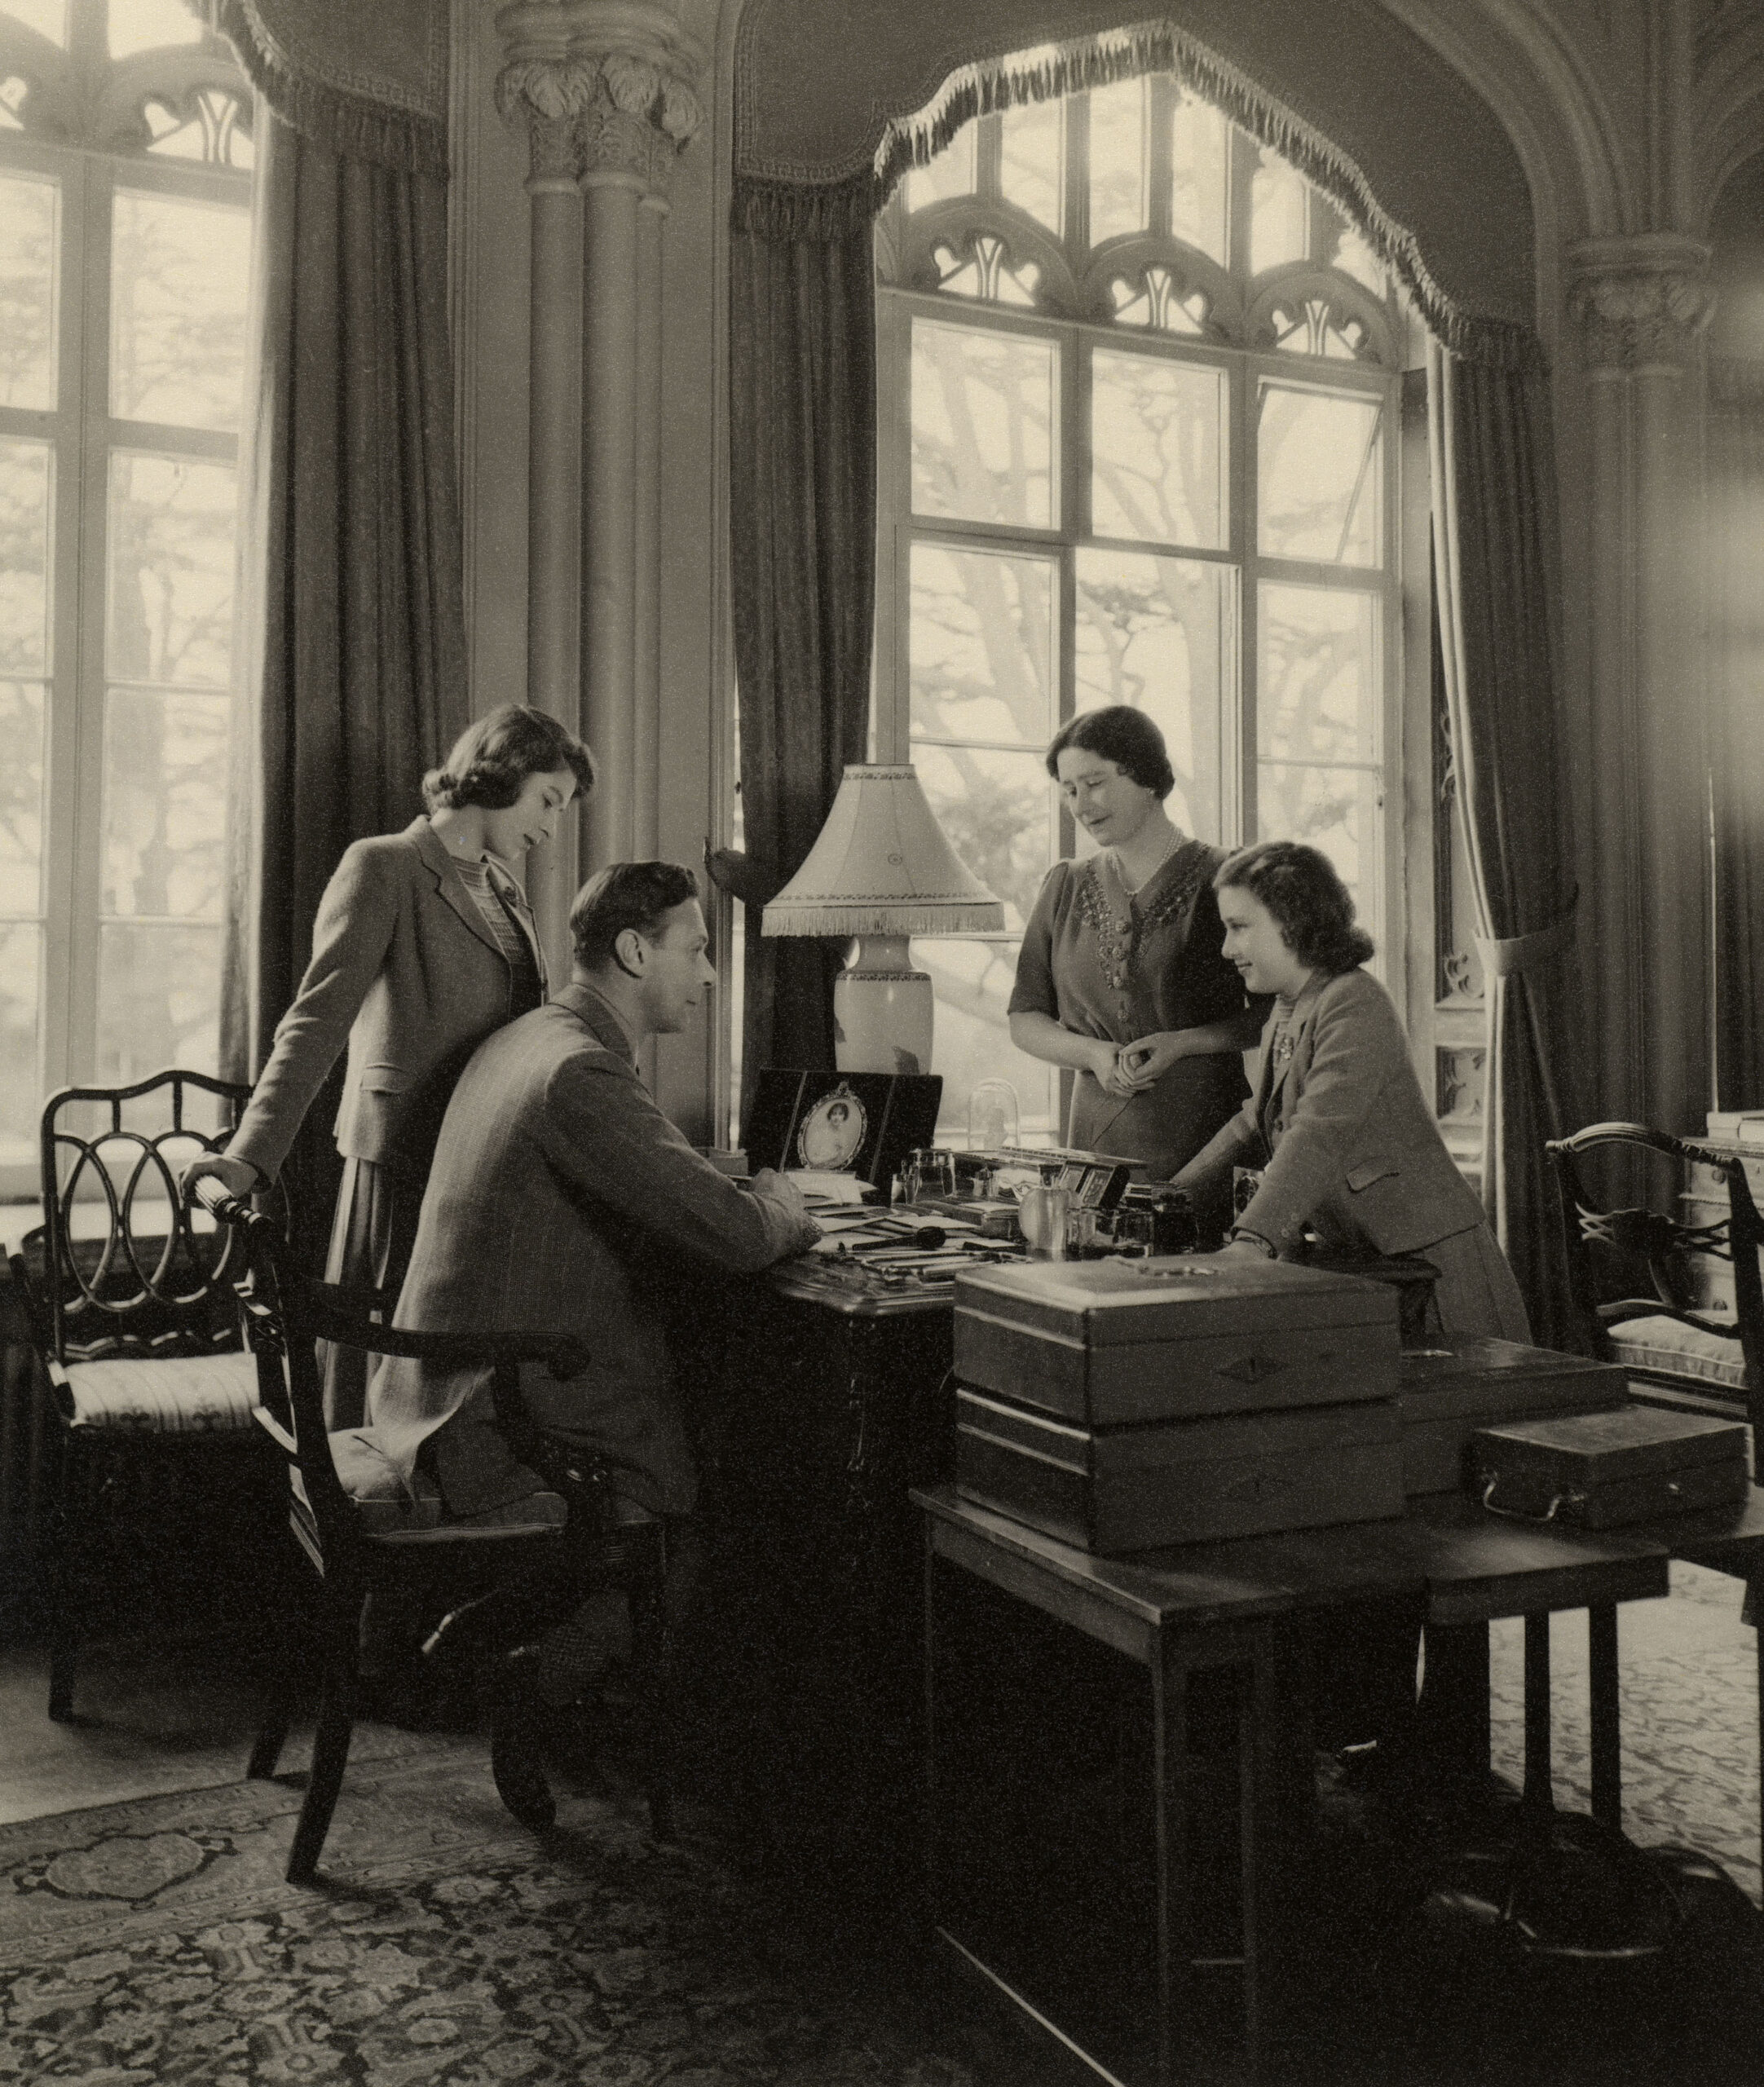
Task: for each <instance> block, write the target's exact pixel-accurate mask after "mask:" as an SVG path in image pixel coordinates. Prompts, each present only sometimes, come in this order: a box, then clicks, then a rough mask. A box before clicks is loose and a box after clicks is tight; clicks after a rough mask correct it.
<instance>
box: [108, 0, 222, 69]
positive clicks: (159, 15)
mask: <svg viewBox="0 0 1764 2087" xmlns="http://www.w3.org/2000/svg"><path fill="white" fill-rule="evenodd" d="M108 12H109V17H110V55H111V56H112V58H132V57H133V56H134V55H135V52H136V51H154V50H157V49H158V48H159V46H161V45H162V44H167V43H200V42H201V41H202V24H201V23H200V22H199V21H198V20H196V16H195V15H193V14H192V12H191V11H190V10H189V9H188V8H187V7H185V5H184V4H183V0H110V7H109V10H108Z"/></svg>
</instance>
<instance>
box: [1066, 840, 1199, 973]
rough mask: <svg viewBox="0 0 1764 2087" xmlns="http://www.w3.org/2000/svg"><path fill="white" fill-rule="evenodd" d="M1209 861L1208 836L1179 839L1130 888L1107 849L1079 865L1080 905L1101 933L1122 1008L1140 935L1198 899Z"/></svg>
mask: <svg viewBox="0 0 1764 2087" xmlns="http://www.w3.org/2000/svg"><path fill="white" fill-rule="evenodd" d="M1210 861H1211V858H1210V857H1209V855H1208V853H1207V849H1206V844H1205V843H1204V842H1202V841H1193V840H1188V839H1184V840H1181V841H1178V842H1177V843H1176V845H1175V847H1174V848H1172V849H1171V851H1170V853H1169V854H1167V855H1166V856H1165V858H1164V859H1163V860H1162V862H1161V863H1159V864H1158V867H1157V868H1156V869H1155V870H1153V871H1152V873H1151V875H1150V876H1149V877H1147V878H1146V880H1145V881H1144V883H1143V884H1141V885H1139V886H1138V887H1137V888H1136V889H1135V890H1133V891H1131V892H1130V891H1129V890H1128V889H1127V886H1126V885H1124V884H1123V883H1122V880H1121V871H1120V869H1119V867H1118V864H1117V863H1116V862H1115V859H1114V855H1113V854H1110V853H1109V851H1108V850H1107V849H1104V850H1103V851H1102V852H1101V853H1100V854H1096V855H1092V856H1091V858H1090V859H1089V860H1088V861H1087V862H1084V863H1079V865H1078V906H1079V908H1080V910H1081V911H1082V912H1083V916H1084V918H1085V919H1086V920H1087V921H1088V922H1089V924H1090V927H1091V933H1093V934H1094V936H1095V937H1096V960H1097V964H1098V966H1099V968H1100V970H1101V972H1102V975H1103V977H1104V978H1105V980H1106V981H1107V982H1108V983H1109V986H1111V987H1112V988H1113V989H1114V991H1115V992H1116V994H1118V995H1119V996H1120V998H1121V1001H1122V1013H1125V1012H1126V1005H1127V995H1128V993H1129V991H1130V990H1131V978H1132V973H1133V960H1134V958H1135V957H1136V955H1137V954H1138V952H1139V946H1140V942H1141V940H1142V939H1143V938H1144V936H1146V935H1148V934H1149V933H1150V932H1151V931H1152V929H1153V928H1156V927H1158V926H1160V925H1162V923H1163V922H1165V921H1166V920H1172V919H1174V918H1175V916H1176V915H1177V914H1179V913H1181V912H1182V911H1184V910H1185V909H1186V908H1187V907H1189V906H1190V905H1192V904H1193V902H1194V898H1195V894H1196V893H1197V892H1198V891H1199V889H1200V888H1201V886H1202V884H1203V883H1204V882H1205V881H1206V872H1207V869H1208V867H1209V865H1210Z"/></svg>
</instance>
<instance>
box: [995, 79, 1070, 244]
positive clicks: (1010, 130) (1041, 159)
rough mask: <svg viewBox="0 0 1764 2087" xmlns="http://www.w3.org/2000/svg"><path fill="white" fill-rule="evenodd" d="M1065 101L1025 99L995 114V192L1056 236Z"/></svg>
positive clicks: (1062, 172)
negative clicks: (997, 134) (998, 149)
mask: <svg viewBox="0 0 1764 2087" xmlns="http://www.w3.org/2000/svg"><path fill="white" fill-rule="evenodd" d="M999 126H1000V131H1001V135H1002V146H1001V153H1002V157H1001V161H1000V165H999V192H1000V193H1001V194H1002V195H1003V197H1004V200H1005V201H1006V202H1008V203H1015V204H1016V205H1017V208H1018V209H1019V210H1027V211H1028V213H1029V214H1030V216H1031V217H1032V218H1034V219H1035V220H1036V222H1037V223H1039V224H1044V225H1045V226H1046V227H1047V229H1048V231H1049V232H1053V233H1055V234H1056V235H1057V233H1058V232H1059V230H1060V198H1061V191H1062V190H1063V188H1064V187H1065V152H1064V144H1065V104H1064V103H1063V102H1059V101H1036V102H1030V103H1029V104H1027V105H1026V106H1025V107H1023V108H1008V109H1006V111H1005V112H1004V113H1003V116H1002V117H1000V118H999Z"/></svg>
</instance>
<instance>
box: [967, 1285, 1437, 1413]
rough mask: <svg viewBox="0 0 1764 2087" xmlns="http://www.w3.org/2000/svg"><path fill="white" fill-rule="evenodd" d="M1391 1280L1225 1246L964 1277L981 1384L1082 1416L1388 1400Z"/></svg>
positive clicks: (1393, 1306) (1393, 1333)
mask: <svg viewBox="0 0 1764 2087" xmlns="http://www.w3.org/2000/svg"><path fill="white" fill-rule="evenodd" d="M1397 1355H1398V1349H1397V1299H1396V1291H1394V1290H1392V1289H1391V1288H1390V1287H1389V1286H1388V1285H1386V1284H1383V1283H1377V1282H1366V1281H1365V1280H1364V1279H1363V1278H1362V1277H1356V1276H1348V1275H1338V1274H1333V1273H1327V1272H1325V1271H1323V1270H1321V1269H1308V1268H1303V1267H1298V1266H1294V1265H1292V1264H1289V1263H1287V1262H1284V1261H1251V1260H1244V1259H1242V1258H1241V1257H1240V1256H1237V1255H1233V1256H1231V1257H1230V1258H1226V1257H1224V1256H1223V1255H1216V1254H1174V1255H1162V1256H1154V1257H1152V1258H1149V1259H1145V1260H1123V1259H1109V1260H1096V1261H1031V1262H1017V1263H1004V1262H999V1263H983V1264H981V1265H980V1266H979V1267H977V1268H975V1269H972V1270H968V1269H964V1271H963V1272H962V1273H961V1274H960V1275H959V1277H957V1278H956V1283H955V1375H956V1378H957V1379H958V1380H959V1382H960V1383H964V1384H967V1385H968V1386H969V1387H971V1388H972V1389H974V1390H976V1391H979V1392H987V1393H990V1394H992V1395H994V1396H999V1397H1001V1398H1003V1399H1006V1400H1008V1401H1011V1402H1012V1404H1013V1405H1022V1406H1028V1407H1032V1408H1034V1409H1035V1410H1037V1411H1039V1412H1042V1413H1045V1414H1049V1415H1050V1416H1052V1418H1053V1419H1057V1420H1062V1421H1067V1422H1069V1423H1072V1424H1074V1426H1077V1427H1088V1428H1107V1427H1131V1426H1142V1425H1144V1423H1147V1422H1150V1421H1159V1420H1187V1419H1199V1418H1201V1417H1202V1416H1203V1415H1206V1414H1233V1413H1255V1412H1261V1411H1265V1410H1268V1409H1270V1408H1283V1407H1289V1406H1310V1405H1316V1406H1329V1405H1351V1404H1354V1403H1363V1402H1369V1401H1377V1400H1381V1399H1383V1400H1388V1399H1394V1398H1395V1397H1396V1391H1397Z"/></svg>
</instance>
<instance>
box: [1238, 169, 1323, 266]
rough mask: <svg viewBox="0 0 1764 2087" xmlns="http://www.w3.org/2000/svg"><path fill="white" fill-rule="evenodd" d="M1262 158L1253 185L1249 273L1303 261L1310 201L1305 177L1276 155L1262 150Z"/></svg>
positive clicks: (1251, 192) (1251, 181)
mask: <svg viewBox="0 0 1764 2087" xmlns="http://www.w3.org/2000/svg"><path fill="white" fill-rule="evenodd" d="M1260 152H1261V158H1260V163H1259V165H1258V166H1257V168H1256V170H1255V174H1254V176H1253V177H1252V179H1251V180H1250V273H1251V275H1255V276H1259V275H1260V274H1261V272H1262V271H1263V269H1264V268H1278V267H1283V266H1284V265H1285V264H1286V263H1287V262H1289V261H1302V260H1303V258H1304V236H1305V218H1306V216H1307V214H1308V210H1309V207H1310V203H1309V198H1308V196H1307V195H1306V192H1305V183H1304V176H1303V174H1296V173H1294V170H1292V168H1290V166H1288V165H1287V164H1286V161H1284V160H1283V159H1282V158H1281V157H1280V155H1279V154H1278V153H1277V152H1273V151H1272V150H1271V149H1270V148H1268V146H1266V145H1263V147H1261V148H1260Z"/></svg>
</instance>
